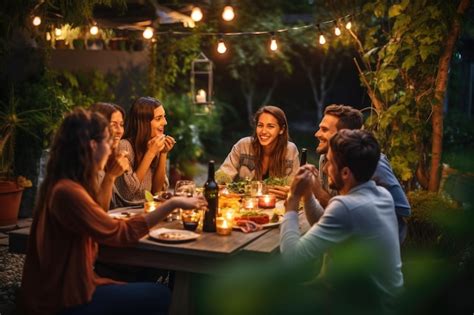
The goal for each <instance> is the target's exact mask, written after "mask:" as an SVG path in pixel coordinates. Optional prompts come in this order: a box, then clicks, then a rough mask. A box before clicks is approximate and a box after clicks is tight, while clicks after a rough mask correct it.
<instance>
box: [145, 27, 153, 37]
mask: <svg viewBox="0 0 474 315" xmlns="http://www.w3.org/2000/svg"><path fill="white" fill-rule="evenodd" d="M143 37H144V38H146V39H150V38H152V37H153V28H152V27H149V26H148V27H147V28H145V30H144V31H143Z"/></svg>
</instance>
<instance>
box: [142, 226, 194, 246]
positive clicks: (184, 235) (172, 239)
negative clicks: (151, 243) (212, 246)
mask: <svg viewBox="0 0 474 315" xmlns="http://www.w3.org/2000/svg"><path fill="white" fill-rule="evenodd" d="M149 235H150V237H151V238H152V239H154V240H157V241H160V242H165V243H181V242H189V241H193V240H195V239H197V238H198V237H199V234H197V233H194V232H191V231H186V230H173V229H166V228H161V229H156V230H153V231H151V232H150V233H149Z"/></svg>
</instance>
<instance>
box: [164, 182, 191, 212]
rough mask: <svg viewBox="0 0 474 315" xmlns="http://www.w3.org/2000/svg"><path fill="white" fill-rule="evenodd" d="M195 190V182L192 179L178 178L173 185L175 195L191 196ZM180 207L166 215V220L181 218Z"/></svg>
mask: <svg viewBox="0 0 474 315" xmlns="http://www.w3.org/2000/svg"><path fill="white" fill-rule="evenodd" d="M195 190H196V184H195V183H194V181H192V180H178V181H177V182H176V185H175V186H174V195H175V196H186V197H192V196H193V195H194V191H195ZM180 213H181V209H175V210H173V211H172V212H171V213H170V214H169V215H168V221H173V220H179V219H181V215H180Z"/></svg>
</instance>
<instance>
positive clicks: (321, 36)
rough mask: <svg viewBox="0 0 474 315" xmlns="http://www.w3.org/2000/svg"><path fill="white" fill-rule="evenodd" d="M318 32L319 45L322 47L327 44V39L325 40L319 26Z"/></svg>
mask: <svg viewBox="0 0 474 315" xmlns="http://www.w3.org/2000/svg"><path fill="white" fill-rule="evenodd" d="M318 31H319V43H320V44H321V45H324V44H326V38H324V35H323V32H322V31H321V28H320V27H319V24H318Z"/></svg>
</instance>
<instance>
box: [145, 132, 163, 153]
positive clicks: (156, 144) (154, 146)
mask: <svg viewBox="0 0 474 315" xmlns="http://www.w3.org/2000/svg"><path fill="white" fill-rule="evenodd" d="M147 147H148V151H149V152H151V153H153V154H154V155H158V154H160V152H161V151H163V149H164V147H165V135H161V136H156V137H154V138H152V139H150V141H148V144H147Z"/></svg>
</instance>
